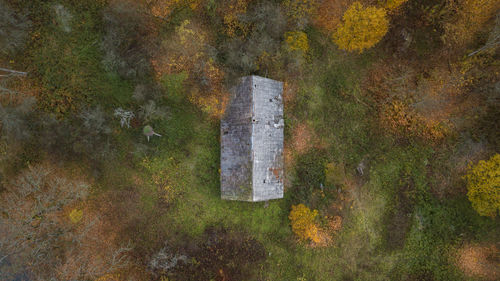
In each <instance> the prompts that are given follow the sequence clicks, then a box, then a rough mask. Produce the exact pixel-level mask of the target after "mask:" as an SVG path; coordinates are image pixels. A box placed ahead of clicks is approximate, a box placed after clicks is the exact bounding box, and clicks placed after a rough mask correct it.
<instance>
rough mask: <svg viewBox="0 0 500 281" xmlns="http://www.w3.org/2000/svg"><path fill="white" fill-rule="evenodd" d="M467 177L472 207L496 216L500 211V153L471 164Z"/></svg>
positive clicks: (479, 211) (484, 213)
mask: <svg viewBox="0 0 500 281" xmlns="http://www.w3.org/2000/svg"><path fill="white" fill-rule="evenodd" d="M465 179H466V180H467V189H468V193H467V196H468V197H469V200H470V201H471V203H472V207H473V208H474V209H475V210H476V211H477V212H478V213H479V214H480V215H481V216H489V217H495V216H496V215H497V213H498V212H499V211H500V154H498V153H497V154H495V156H493V157H491V158H490V159H489V160H487V161H484V160H481V161H479V163H477V164H476V165H475V166H471V167H470V169H469V172H468V173H467V175H466V176H465Z"/></svg>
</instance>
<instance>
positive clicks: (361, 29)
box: [333, 2, 389, 53]
mask: <svg viewBox="0 0 500 281" xmlns="http://www.w3.org/2000/svg"><path fill="white" fill-rule="evenodd" d="M342 20H343V22H342V24H341V25H340V27H339V28H338V29H337V31H336V32H335V33H334V35H333V41H334V42H335V43H336V44H337V45H338V46H339V48H341V49H344V50H347V51H358V52H359V53H362V52H363V51H364V50H365V49H367V48H370V47H372V46H374V45H375V44H377V43H378V42H379V41H380V40H381V39H382V38H383V37H384V35H385V34H386V33H387V31H388V29H389V21H388V20H387V17H386V12H385V10H384V9H382V8H376V7H366V8H365V7H363V5H362V4H361V3H360V2H355V3H354V4H352V5H351V7H349V9H347V11H346V12H345V14H344V16H343V17H342Z"/></svg>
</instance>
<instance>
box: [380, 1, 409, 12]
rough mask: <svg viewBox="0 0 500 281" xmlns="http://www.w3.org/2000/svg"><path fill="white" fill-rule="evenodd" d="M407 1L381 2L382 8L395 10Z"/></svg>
mask: <svg viewBox="0 0 500 281" xmlns="http://www.w3.org/2000/svg"><path fill="white" fill-rule="evenodd" d="M406 1H408V0H383V1H382V3H383V7H384V8H386V9H388V10H395V9H397V8H398V7H399V6H401V5H402V4H403V3H405V2H406Z"/></svg>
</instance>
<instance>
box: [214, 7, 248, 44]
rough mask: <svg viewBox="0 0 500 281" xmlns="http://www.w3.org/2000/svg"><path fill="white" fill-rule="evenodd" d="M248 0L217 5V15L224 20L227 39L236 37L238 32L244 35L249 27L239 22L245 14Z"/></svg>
mask: <svg viewBox="0 0 500 281" xmlns="http://www.w3.org/2000/svg"><path fill="white" fill-rule="evenodd" d="M248 2H249V0H226V1H225V2H224V3H222V4H221V5H219V7H220V8H219V14H220V15H221V17H222V18H223V20H224V25H225V32H226V34H227V35H228V36H229V37H234V36H236V33H237V31H238V30H240V31H241V32H242V34H241V35H246V33H247V32H248V29H249V26H248V25H247V24H245V23H244V22H242V21H240V20H239V17H240V16H241V15H243V14H245V13H246V11H247V6H248Z"/></svg>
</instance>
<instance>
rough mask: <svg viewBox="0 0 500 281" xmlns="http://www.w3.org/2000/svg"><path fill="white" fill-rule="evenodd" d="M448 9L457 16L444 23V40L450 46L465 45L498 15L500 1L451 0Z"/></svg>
mask: <svg viewBox="0 0 500 281" xmlns="http://www.w3.org/2000/svg"><path fill="white" fill-rule="evenodd" d="M447 9H448V10H449V11H450V13H453V14H454V15H455V17H454V19H453V20H452V21H450V22H448V23H446V24H445V25H444V30H445V31H444V35H443V40H444V41H445V43H446V44H447V45H449V46H450V47H451V46H458V47H464V46H466V45H467V44H469V43H472V42H473V40H474V36H475V34H476V33H477V32H478V31H480V30H481V29H482V28H483V27H484V25H485V24H486V23H487V22H488V21H489V20H490V19H491V18H492V17H493V16H494V15H496V13H497V11H498V10H499V9H500V1H498V0H464V1H461V2H460V4H459V5H456V2H455V1H449V2H448V3H447Z"/></svg>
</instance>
